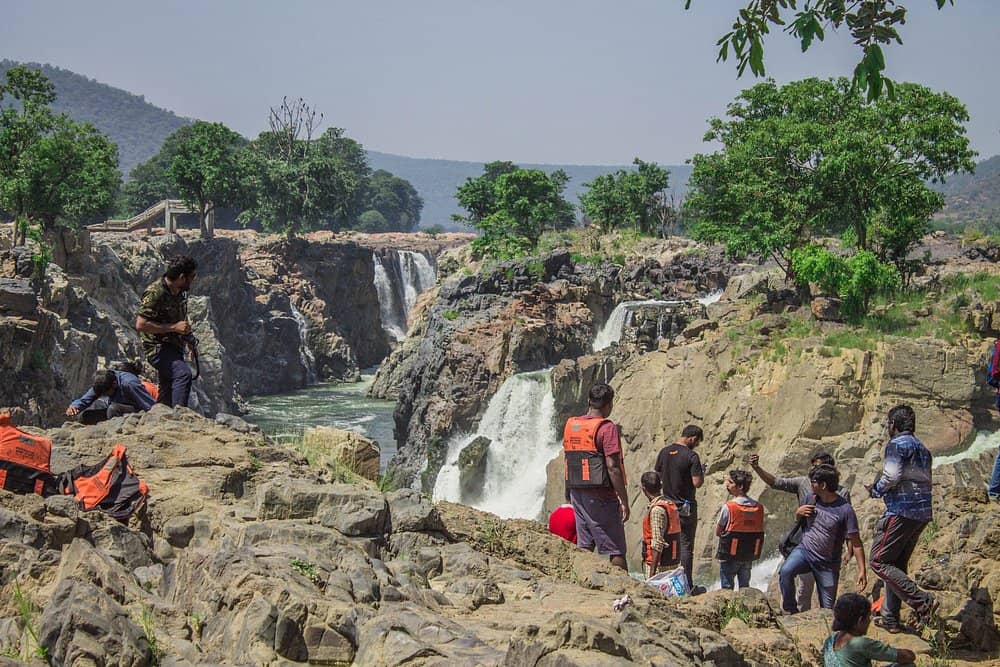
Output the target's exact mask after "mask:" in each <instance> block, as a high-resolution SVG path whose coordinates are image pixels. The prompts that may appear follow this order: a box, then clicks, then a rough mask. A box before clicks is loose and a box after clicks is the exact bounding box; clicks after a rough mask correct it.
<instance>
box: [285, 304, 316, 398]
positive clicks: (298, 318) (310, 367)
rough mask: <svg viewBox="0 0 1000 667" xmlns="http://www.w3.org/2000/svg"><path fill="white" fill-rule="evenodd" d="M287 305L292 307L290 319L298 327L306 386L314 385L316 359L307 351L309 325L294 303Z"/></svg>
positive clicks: (310, 351)
mask: <svg viewBox="0 0 1000 667" xmlns="http://www.w3.org/2000/svg"><path fill="white" fill-rule="evenodd" d="M289 305H290V306H291V307H292V318H293V319H294V320H295V323H296V324H297V325H298V326H299V360H300V361H301V362H302V367H303V368H305V370H306V384H315V383H316V357H315V356H313V353H312V350H310V349H309V323H308V322H306V318H305V316H304V315H303V314H302V313H301V312H300V311H299V309H298V308H296V307H295V304H294V303H291V302H289Z"/></svg>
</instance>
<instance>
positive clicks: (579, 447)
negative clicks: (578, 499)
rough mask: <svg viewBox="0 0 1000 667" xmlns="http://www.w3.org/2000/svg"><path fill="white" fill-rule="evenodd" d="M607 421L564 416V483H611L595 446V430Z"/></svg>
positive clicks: (585, 485) (576, 485)
mask: <svg viewBox="0 0 1000 667" xmlns="http://www.w3.org/2000/svg"><path fill="white" fill-rule="evenodd" d="M608 421H610V420H609V419H594V418H593V417H570V418H569V419H567V420H566V428H565V429H564V430H563V453H564V454H565V456H566V486H568V487H569V488H571V489H585V488H593V487H598V486H606V487H610V486H611V478H610V477H609V476H608V471H607V469H606V466H605V465H604V454H602V453H601V452H599V451H598V450H597V430H598V429H599V428H601V426H602V425H603V424H604V423H605V422H608Z"/></svg>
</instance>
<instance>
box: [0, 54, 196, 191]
mask: <svg viewBox="0 0 1000 667" xmlns="http://www.w3.org/2000/svg"><path fill="white" fill-rule="evenodd" d="M18 64H20V63H18V62H16V61H13V60H0V78H2V76H3V75H5V74H6V72H7V69H8V68H10V67H13V66H14V65H18ZM29 66H30V67H32V68H33V69H38V70H41V72H42V74H44V75H45V76H46V78H48V80H49V81H51V82H52V83H53V84H55V87H56V101H55V102H54V103H53V104H52V108H53V109H54V110H55V111H57V112H62V113H66V114H68V115H69V116H70V117H71V118H72V119H73V120H75V121H78V122H88V123H93V125H94V127H96V128H97V129H98V130H100V131H101V132H103V133H104V134H106V135H107V136H108V137H110V138H111V140H112V141H114V142H115V143H116V144H118V160H119V163H118V164H119V168H120V169H121V172H122V174H123V175H125V176H126V177H128V173H129V172H130V171H131V170H132V167H134V166H135V165H137V164H139V163H140V162H143V161H145V160H148V159H149V158H150V157H151V156H152V155H154V154H156V152H157V151H159V150H160V146H161V145H162V144H163V140H164V139H166V138H167V135H169V134H170V133H171V132H173V131H174V130H176V129H177V128H179V127H181V126H182V125H186V124H188V123H190V122H192V119H190V118H181V117H180V116H178V115H177V114H175V113H173V112H172V111H167V110H165V109H161V108H159V107H157V106H154V105H152V104H150V103H149V102H147V101H146V100H145V98H144V97H143V96H142V95H134V94H132V93H130V92H127V91H124V90H122V89H120V88H114V87H112V86H109V85H107V84H103V83H100V82H98V81H95V80H94V79H88V78H87V77H86V76H83V75H81V74H76V73H75V72H71V71H69V70H65V69H60V68H59V67H53V66H52V65H39V64H37V63H29Z"/></svg>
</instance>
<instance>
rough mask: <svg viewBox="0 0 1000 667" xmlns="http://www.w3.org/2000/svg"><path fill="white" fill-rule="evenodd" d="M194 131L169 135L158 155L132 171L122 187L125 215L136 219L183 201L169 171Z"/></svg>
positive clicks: (181, 130)
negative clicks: (166, 204) (168, 201)
mask: <svg viewBox="0 0 1000 667" xmlns="http://www.w3.org/2000/svg"><path fill="white" fill-rule="evenodd" d="M193 127H194V126H193V125H185V126H183V127H181V128H178V129H177V130H175V131H174V132H172V133H171V134H169V135H168V136H167V138H166V139H165V140H164V141H163V145H162V146H161V147H160V150H159V151H158V152H157V153H156V155H154V156H153V157H151V158H149V159H148V160H147V161H145V162H142V163H140V164H138V165H136V166H135V168H133V169H132V171H131V172H130V173H129V178H128V181H126V182H125V185H124V186H123V187H122V193H123V196H124V210H123V211H122V213H123V214H125V215H127V216H130V215H135V214H137V213H141V212H142V211H145V210H146V209H147V208H149V207H150V206H152V205H153V204H156V203H157V202H159V201H162V200H164V199H179V198H180V192H179V191H178V190H177V187H176V186H175V185H174V183H173V182H172V181H171V179H170V177H169V176H168V175H167V170H168V169H169V168H170V165H171V164H173V161H174V158H175V157H176V156H177V150H178V148H179V147H180V146H181V145H182V144H184V143H185V142H187V141H189V140H190V138H191V133H192V128H193ZM240 140H241V142H242V143H243V144H244V145H245V144H246V140H245V139H243V138H242V137H241V138H240Z"/></svg>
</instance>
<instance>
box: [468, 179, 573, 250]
mask: <svg viewBox="0 0 1000 667" xmlns="http://www.w3.org/2000/svg"><path fill="white" fill-rule="evenodd" d="M568 182H569V177H568V176H567V175H566V173H565V172H563V171H562V170H556V171H555V172H553V173H552V174H547V173H545V172H544V171H542V170H540V169H521V168H519V167H517V166H516V165H514V164H512V163H510V162H491V163H489V164H487V165H485V166H484V167H483V174H482V176H479V177H477V178H469V179H466V181H465V183H464V184H463V185H461V186H460V187H459V188H458V191H457V192H456V194H455V197H456V199H458V203H459V204H460V205H461V206H462V208H464V209H465V210H466V211H467V212H468V215H467V216H464V217H463V216H454V219H455V220H457V221H460V222H465V223H466V224H468V225H470V226H472V227H474V228H476V229H478V230H479V231H480V232H481V233H482V236H481V237H480V238H479V239H477V240H476V242H475V247H476V248H477V250H479V251H481V252H485V253H486V254H490V255H493V256H497V257H513V256H517V255H519V254H522V253H524V252H528V251H530V250H533V249H534V248H535V246H537V245H538V239H539V237H540V236H541V234H542V232H543V231H544V230H546V229H565V228H566V227H569V226H570V225H572V224H573V222H574V218H573V206H572V204H570V203H569V202H568V201H566V199H565V198H564V197H563V195H562V193H563V191H564V190H565V188H566V184H567V183H568Z"/></svg>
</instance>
